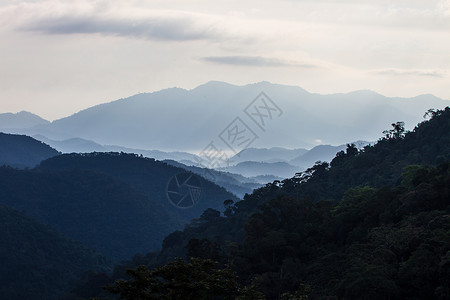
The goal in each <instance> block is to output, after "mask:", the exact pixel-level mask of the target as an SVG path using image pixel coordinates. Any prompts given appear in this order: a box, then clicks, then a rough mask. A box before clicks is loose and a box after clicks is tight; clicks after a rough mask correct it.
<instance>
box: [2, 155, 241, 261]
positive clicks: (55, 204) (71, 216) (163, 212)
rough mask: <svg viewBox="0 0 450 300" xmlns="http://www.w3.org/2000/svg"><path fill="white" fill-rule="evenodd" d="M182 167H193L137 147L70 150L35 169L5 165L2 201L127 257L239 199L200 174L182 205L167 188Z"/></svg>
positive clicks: (104, 250)
mask: <svg viewBox="0 0 450 300" xmlns="http://www.w3.org/2000/svg"><path fill="white" fill-rule="evenodd" d="M180 173H182V174H190V173H186V171H185V170H183V169H181V168H177V167H173V166H169V165H167V164H165V163H162V162H158V161H155V160H154V159H147V158H143V157H139V156H137V155H134V154H125V153H92V154H67V155H61V156H56V157H54V158H51V159H49V160H46V161H44V162H42V163H41V165H40V166H39V167H37V168H35V169H32V170H16V169H12V168H9V167H0V203H1V204H4V205H8V206H10V207H12V208H15V209H17V210H20V211H24V212H25V213H26V214H27V215H28V216H30V217H33V218H35V219H37V220H39V221H41V222H43V223H46V224H48V225H51V226H52V227H54V228H55V229H57V230H58V231H60V232H61V233H62V234H64V235H65V236H67V237H70V238H72V239H74V240H78V241H81V242H83V243H84V244H85V245H87V246H89V247H91V248H93V249H96V250H98V251H100V252H101V253H103V254H105V255H106V256H108V257H110V258H112V259H114V260H121V259H127V258H130V257H131V256H132V255H134V254H136V253H146V252H148V251H155V250H158V249H159V248H160V246H161V242H162V240H163V239H164V237H165V236H166V235H167V234H169V233H170V232H172V231H174V230H177V229H182V228H183V227H184V225H185V224H186V223H187V222H189V220H191V219H192V218H195V217H198V216H200V215H201V213H202V211H203V210H205V209H206V208H208V207H211V208H214V209H221V208H222V207H223V202H224V201H225V200H227V199H234V200H236V197H235V196H233V195H232V194H230V193H228V192H227V191H226V190H224V189H223V188H220V187H219V186H217V185H215V184H213V183H211V182H208V181H206V180H203V179H201V178H200V177H199V176H197V177H196V178H197V179H198V183H199V187H200V189H201V194H200V198H199V200H198V202H197V203H196V205H194V206H193V207H187V208H179V207H176V206H174V205H172V204H171V203H170V202H169V199H168V196H167V194H166V187H167V185H168V182H169V181H170V180H171V178H173V177H174V176H175V175H178V174H180ZM183 192H184V191H183ZM186 193H187V191H186Z"/></svg>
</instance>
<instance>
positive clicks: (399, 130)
mask: <svg viewBox="0 0 450 300" xmlns="http://www.w3.org/2000/svg"><path fill="white" fill-rule="evenodd" d="M391 125H392V127H393V128H392V129H391V130H384V131H383V134H384V135H385V138H386V139H399V138H403V137H404V136H405V131H406V130H405V122H396V123H392V124H391Z"/></svg>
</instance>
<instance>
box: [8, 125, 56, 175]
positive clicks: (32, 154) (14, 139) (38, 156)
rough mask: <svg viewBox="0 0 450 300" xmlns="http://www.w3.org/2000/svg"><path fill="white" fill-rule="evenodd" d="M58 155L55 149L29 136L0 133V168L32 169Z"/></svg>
mask: <svg viewBox="0 0 450 300" xmlns="http://www.w3.org/2000/svg"><path fill="white" fill-rule="evenodd" d="M58 154H59V152H58V151H56V150H55V149H53V148H51V147H50V146H48V145H46V144H44V143H42V142H40V141H38V140H35V139H33V138H31V137H29V136H26V135H16V134H6V133H2V132H0V166H2V165H8V166H12V167H18V168H26V167H29V168H32V167H34V166H36V165H37V164H39V163H40V162H41V161H42V160H44V159H47V158H50V157H53V156H55V155H58Z"/></svg>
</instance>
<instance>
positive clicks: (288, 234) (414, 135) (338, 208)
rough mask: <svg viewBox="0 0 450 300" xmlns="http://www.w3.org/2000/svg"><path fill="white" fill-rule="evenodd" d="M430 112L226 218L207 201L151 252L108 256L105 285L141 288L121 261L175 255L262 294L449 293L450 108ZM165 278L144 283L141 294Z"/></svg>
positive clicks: (160, 260)
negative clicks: (408, 128) (114, 262)
mask: <svg viewBox="0 0 450 300" xmlns="http://www.w3.org/2000/svg"><path fill="white" fill-rule="evenodd" d="M431 114H432V116H431V119H430V120H429V121H426V122H423V123H421V124H419V125H418V126H417V127H416V128H415V129H414V131H413V132H410V133H405V132H404V131H403V128H402V126H401V123H397V124H393V125H394V126H393V129H392V130H390V131H387V132H385V137H383V138H381V139H380V140H379V142H378V143H377V144H376V145H374V146H368V147H365V148H364V149H363V150H362V151H359V150H358V149H357V148H356V147H354V146H352V145H349V146H348V147H347V149H346V151H343V152H340V153H338V155H337V156H336V158H335V159H334V160H333V161H332V162H331V164H330V165H328V164H327V163H317V164H316V165H315V166H314V167H312V168H310V169H309V170H307V171H305V172H302V173H299V174H297V175H296V176H295V177H293V178H290V179H286V180H283V181H281V182H280V181H275V182H273V183H272V184H267V185H266V186H265V187H262V188H260V189H257V190H255V191H254V192H253V193H252V194H251V195H246V197H244V200H243V201H240V202H237V203H235V204H233V203H231V202H227V203H226V210H225V216H221V215H220V213H219V212H218V211H214V210H207V211H205V212H204V213H203V214H202V216H201V217H200V218H198V219H195V220H193V221H192V222H191V223H190V224H189V225H188V226H187V227H186V228H185V230H184V231H182V232H180V231H177V232H174V233H172V234H170V235H169V236H168V237H166V239H165V240H164V242H163V247H162V251H161V252H159V253H153V254H148V255H146V256H144V257H140V258H139V259H135V260H134V261H130V262H126V263H123V264H121V265H119V266H117V267H116V271H115V272H114V273H113V275H112V276H110V283H111V284H113V281H114V280H116V279H118V278H123V279H125V280H126V281H122V282H121V283H118V284H116V285H115V289H113V291H115V292H117V293H120V294H122V295H126V293H125V292H126V288H127V287H130V288H131V287H136V286H137V287H138V291H142V289H143V288H144V287H146V286H147V287H149V285H145V284H144V285H139V284H142V281H140V279H139V278H134V279H133V278H130V277H126V275H125V274H124V269H125V268H126V267H134V268H136V267H137V266H138V265H139V264H146V265H148V266H149V267H150V268H153V267H155V266H158V265H162V264H166V263H167V262H168V261H171V260H173V259H174V258H175V257H176V256H181V257H196V258H200V259H213V260H215V261H218V263H219V265H222V266H225V263H227V262H232V263H233V265H234V269H235V271H236V273H237V275H238V276H239V283H240V284H241V285H248V284H250V283H254V284H255V285H256V286H258V288H259V290H260V291H261V292H263V293H264V295H265V298H266V299H306V296H307V295H308V297H309V298H308V299H450V290H449V286H450V269H449V268H450V222H449V220H450V156H449V154H450V108H447V109H445V110H442V111H433V112H432V113H431ZM166 266H170V265H166ZM135 270H136V272H140V271H139V270H141V271H142V269H135ZM199 271H200V270H199ZM192 272H194V273H195V270H192ZM132 273H133V272H131V273H129V274H132ZM144 273H145V272H144ZM145 274H147V275H148V273H145ZM152 274H154V273H150V275H149V276H152ZM173 276H174V277H173V280H176V282H178V281H181V282H180V285H178V286H183V284H186V287H188V286H189V284H191V283H188V282H183V279H182V278H183V277H182V276H176V275H175V274H173ZM180 278H181V279H180ZM148 280H149V281H148V282H153V283H154V282H155V281H152V278H149V279H148ZM203 283H204V282H203V281H202V280H201V279H199V282H198V284H203ZM90 284H94V283H93V282H91V283H89V281H88V282H84V284H80V285H79V288H80V289H81V288H83V287H84V288H85V289H86V288H88V287H89V286H90ZM193 284H196V283H193ZM94 285H95V284H94ZM173 288H174V287H171V286H167V285H156V286H152V288H151V290H147V292H148V293H149V294H150V295H156V296H155V297H154V298H152V297H148V298H147V299H158V297H161V296H162V295H169V294H171V293H172V292H173V291H174V290H173ZM128 291H130V290H128ZM131 291H132V292H133V293H134V292H137V291H136V290H131ZM123 299H132V297H131V298H127V297H125V296H124V297H123ZM212 299H215V298H214V297H212ZM217 299H219V298H217ZM244 299H245V298H244ZM251 299H259V298H251Z"/></svg>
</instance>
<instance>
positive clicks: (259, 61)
mask: <svg viewBox="0 0 450 300" xmlns="http://www.w3.org/2000/svg"><path fill="white" fill-rule="evenodd" d="M201 60H203V61H206V62H210V63H217V64H223V65H234V66H253V67H285V66H296V67H302V68H318V67H319V66H317V65H313V64H302V63H298V62H293V61H288V60H283V59H278V58H271V57H262V56H208V57H203V58H201Z"/></svg>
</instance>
